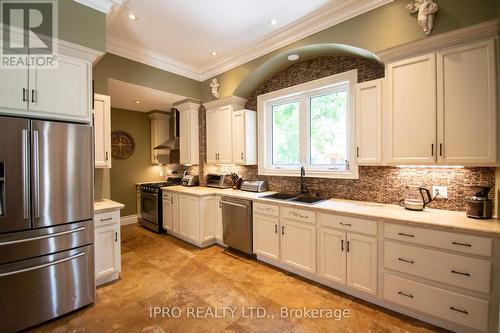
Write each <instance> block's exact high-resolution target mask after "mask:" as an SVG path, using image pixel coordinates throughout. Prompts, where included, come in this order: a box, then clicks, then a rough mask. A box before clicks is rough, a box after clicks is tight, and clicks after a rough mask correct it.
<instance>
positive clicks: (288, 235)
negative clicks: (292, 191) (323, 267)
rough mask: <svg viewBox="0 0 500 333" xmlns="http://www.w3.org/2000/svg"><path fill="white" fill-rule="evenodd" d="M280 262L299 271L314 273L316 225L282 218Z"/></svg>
mask: <svg viewBox="0 0 500 333" xmlns="http://www.w3.org/2000/svg"><path fill="white" fill-rule="evenodd" d="M280 222H281V260H282V262H283V263H284V264H285V265H287V266H291V267H295V268H296V269H299V270H301V271H304V272H307V273H311V274H314V273H316V224H312V223H309V222H302V221H297V220H291V219H288V218H282V219H281V220H280Z"/></svg>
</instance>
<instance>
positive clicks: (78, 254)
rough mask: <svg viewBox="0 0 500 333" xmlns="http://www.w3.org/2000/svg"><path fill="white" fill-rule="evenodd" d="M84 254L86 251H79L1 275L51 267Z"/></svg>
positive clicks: (1, 275)
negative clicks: (69, 255) (65, 256)
mask: <svg viewBox="0 0 500 333" xmlns="http://www.w3.org/2000/svg"><path fill="white" fill-rule="evenodd" d="M83 255H85V252H79V253H77V254H75V255H73V256H71V257H67V258H63V259H59V260H56V261H52V262H48V263H46V264H41V265H37V266H32V267H28V268H24V269H19V270H17V271H12V272H7V273H2V274H0V277H4V276H9V275H15V274H20V273H26V272H29V271H34V270H36V269H40V268H45V267H49V266H54V265H57V264H61V263H63V262H65V261H68V260H73V259H76V258H78V257H81V256H83Z"/></svg>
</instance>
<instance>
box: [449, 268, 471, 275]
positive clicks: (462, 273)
mask: <svg viewBox="0 0 500 333" xmlns="http://www.w3.org/2000/svg"><path fill="white" fill-rule="evenodd" d="M451 272H452V273H453V274H458V275H463V276H470V273H464V272H459V271H456V270H454V269H452V270H451Z"/></svg>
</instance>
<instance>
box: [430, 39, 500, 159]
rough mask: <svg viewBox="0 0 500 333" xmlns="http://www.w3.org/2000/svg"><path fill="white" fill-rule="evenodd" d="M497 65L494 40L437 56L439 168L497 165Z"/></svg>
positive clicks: (446, 51)
mask: <svg viewBox="0 0 500 333" xmlns="http://www.w3.org/2000/svg"><path fill="white" fill-rule="evenodd" d="M495 61H496V59H495V43H494V41H493V40H488V41H482V42H479V43H474V44H470V45H466V46H461V47H455V48H451V49H448V50H444V51H441V52H438V54H437V82H438V86H437V91H438V94H437V96H438V144H439V147H438V149H439V150H438V154H439V155H438V162H439V163H440V164H462V165H485V164H493V163H495V161H496V123H497V122H496V114H497V107H496V93H497V90H496V79H495V73H496V69H495Z"/></svg>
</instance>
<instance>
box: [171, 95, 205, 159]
mask: <svg viewBox="0 0 500 333" xmlns="http://www.w3.org/2000/svg"><path fill="white" fill-rule="evenodd" d="M174 107H175V108H176V109H177V110H179V116H180V119H179V126H180V138H179V140H180V142H179V150H180V164H184V165H192V164H199V162H200V150H199V142H198V138H199V135H198V129H199V124H198V109H199V108H200V103H199V102H194V101H192V100H189V101H185V102H180V103H178V104H175V105H174Z"/></svg>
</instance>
